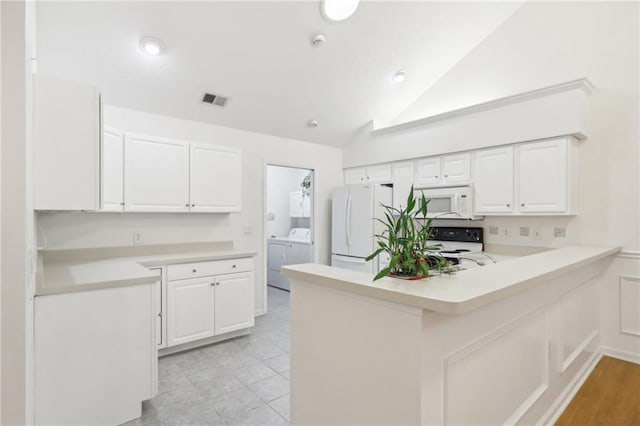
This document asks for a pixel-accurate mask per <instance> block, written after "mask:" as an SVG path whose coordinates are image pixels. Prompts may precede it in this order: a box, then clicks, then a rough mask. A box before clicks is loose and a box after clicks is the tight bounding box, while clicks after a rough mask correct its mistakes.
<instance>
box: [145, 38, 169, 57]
mask: <svg viewBox="0 0 640 426" xmlns="http://www.w3.org/2000/svg"><path fill="white" fill-rule="evenodd" d="M140 49H142V51H143V52H144V53H146V54H147V55H150V56H158V55H160V54H162V52H163V50H164V45H163V44H162V42H161V41H160V40H158V39H157V38H153V37H144V38H143V39H142V40H140Z"/></svg>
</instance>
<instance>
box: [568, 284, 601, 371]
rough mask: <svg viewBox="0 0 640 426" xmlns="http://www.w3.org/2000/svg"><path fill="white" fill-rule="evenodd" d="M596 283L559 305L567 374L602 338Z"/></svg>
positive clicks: (584, 286) (581, 287)
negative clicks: (595, 341) (598, 337)
mask: <svg viewBox="0 0 640 426" xmlns="http://www.w3.org/2000/svg"><path fill="white" fill-rule="evenodd" d="M595 284H596V282H595V281H592V282H590V283H586V284H584V285H582V286H580V287H578V288H576V289H574V290H573V291H571V292H569V293H567V294H565V295H564V296H562V298H561V299H560V301H559V303H558V330H559V336H558V339H559V342H558V349H559V351H560V353H559V356H558V359H559V361H560V368H559V370H560V371H561V372H564V371H566V370H567V368H569V367H570V366H571V364H572V363H573V362H574V361H575V360H576V359H577V358H578V356H579V355H580V354H581V353H582V352H583V351H584V350H590V351H591V352H593V351H594V350H595V349H596V348H595V347H593V345H591V343H592V342H593V340H594V339H595V337H596V336H597V335H598V328H599V318H600V315H599V307H598V298H597V288H596V285H595Z"/></svg>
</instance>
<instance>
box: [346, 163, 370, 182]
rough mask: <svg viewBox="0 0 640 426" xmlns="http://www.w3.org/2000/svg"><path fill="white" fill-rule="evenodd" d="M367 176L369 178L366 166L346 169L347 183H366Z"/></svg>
mask: <svg viewBox="0 0 640 426" xmlns="http://www.w3.org/2000/svg"><path fill="white" fill-rule="evenodd" d="M366 178H367V175H366V170H365V168H364V167H356V168H353V169H345V171H344V183H345V185H355V184H358V183H364V181H365V179H366Z"/></svg>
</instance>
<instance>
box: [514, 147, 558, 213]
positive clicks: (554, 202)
mask: <svg viewBox="0 0 640 426" xmlns="http://www.w3.org/2000/svg"><path fill="white" fill-rule="evenodd" d="M568 146H569V143H568V141H567V140H566V139H561V140H552V141H546V142H535V143H527V144H523V145H521V146H520V147H519V150H520V152H519V177H520V179H519V191H518V193H519V200H518V201H519V206H518V208H519V211H520V212H521V213H527V214H529V213H532V214H533V213H565V212H567V210H568V197H567V194H568V189H569V185H567V183H568V182H569V162H568Z"/></svg>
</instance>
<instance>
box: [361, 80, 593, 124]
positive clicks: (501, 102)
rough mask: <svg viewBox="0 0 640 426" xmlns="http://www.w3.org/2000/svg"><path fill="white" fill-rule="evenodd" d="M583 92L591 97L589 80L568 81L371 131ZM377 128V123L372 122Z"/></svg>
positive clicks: (448, 118)
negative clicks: (577, 91)
mask: <svg viewBox="0 0 640 426" xmlns="http://www.w3.org/2000/svg"><path fill="white" fill-rule="evenodd" d="M576 89H579V90H582V91H583V92H584V93H585V94H586V95H587V96H590V95H591V94H592V93H593V92H594V91H595V87H594V86H593V84H591V82H590V81H589V80H588V79H587V78H580V79H577V80H572V81H567V82H565V83H560V84H555V85H553V86H547V87H543V88H541V89H536V90H531V91H529V92H524V93H520V94H517V95H511V96H506V97H504V98H499V99H495V100H493V101H488V102H483V103H480V104H476V105H471V106H468V107H464V108H460V109H455V110H452V111H448V112H444V113H442V114H436V115H432V116H429V117H425V118H420V119H418V120H414V121H408V122H406V123H400V124H396V125H392V126H387V127H381V128H375V127H374V129H373V130H372V131H371V134H372V135H380V134H385V133H391V132H397V131H402V130H408V129H412V128H414V127H421V126H425V125H428V124H432V123H436V122H438V121H444V120H450V119H453V118H458V117H462V116H465V115H470V114H475V113H478V112H481V111H487V110H490V109H495V108H501V107H503V106H507V105H511V104H515V103H518V102H524V101H529V100H531V99H536V98H542V97H544V96H549V95H555V94H556V93H562V92H568V91H570V90H576ZM371 123H372V124H373V126H375V124H376V123H375V122H371Z"/></svg>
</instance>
